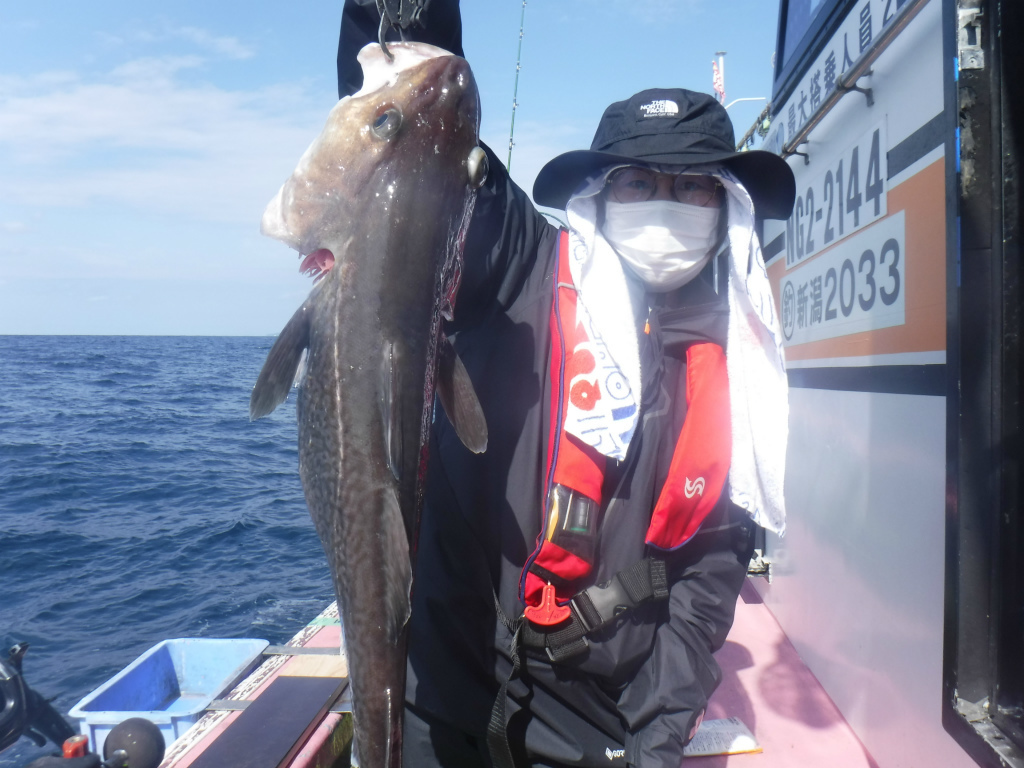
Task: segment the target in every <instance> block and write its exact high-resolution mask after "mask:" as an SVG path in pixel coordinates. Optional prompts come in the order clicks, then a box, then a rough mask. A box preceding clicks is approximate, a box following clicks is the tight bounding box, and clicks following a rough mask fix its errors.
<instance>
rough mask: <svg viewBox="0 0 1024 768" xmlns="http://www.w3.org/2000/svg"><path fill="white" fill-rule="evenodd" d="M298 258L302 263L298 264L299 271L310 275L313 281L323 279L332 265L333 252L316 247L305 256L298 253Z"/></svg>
mask: <svg viewBox="0 0 1024 768" xmlns="http://www.w3.org/2000/svg"><path fill="white" fill-rule="evenodd" d="M300 258H302V263H301V264H300V265H299V272H300V273H302V274H303V275H306V276H307V277H312V278H313V282H314V283H317V282H320V281H321V280H323V279H324V277H326V276H327V273H328V272H330V271H331V269H332V268H333V267H334V254H333V253H331V252H330V251H329V250H328V249H327V248H317V249H316V250H315V251H312V252H311V253H309V254H307V255H306V256H305V257H302V255H301V254H300Z"/></svg>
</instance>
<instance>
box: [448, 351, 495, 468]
mask: <svg viewBox="0 0 1024 768" xmlns="http://www.w3.org/2000/svg"><path fill="white" fill-rule="evenodd" d="M437 396H438V398H440V400H441V406H442V407H443V408H444V412H445V413H446V414H447V415H448V421H450V422H451V423H452V426H453V427H455V434H457V435H458V436H459V439H460V440H461V441H462V444H463V445H464V446H466V447H467V448H469V450H471V451H472V452H473V453H483V452H484V451H486V450H487V420H486V419H485V418H484V409H483V408H482V407H481V406H480V400H479V398H477V396H476V390H475V389H473V382H472V381H470V378H469V372H468V371H467V370H466V366H465V365H463V364H462V361H461V360H460V359H459V356H458V354H456V352H455V347H453V346H452V343H451V342H450V341H449V340H448V337H447V336H442V337H441V344H440V350H439V351H438V360H437Z"/></svg>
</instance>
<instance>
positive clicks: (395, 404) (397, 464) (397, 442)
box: [380, 341, 403, 481]
mask: <svg viewBox="0 0 1024 768" xmlns="http://www.w3.org/2000/svg"><path fill="white" fill-rule="evenodd" d="M398 355H399V352H398V349H397V348H396V347H395V344H394V343H393V342H391V341H385V342H384V348H383V354H382V355H381V361H380V419H381V425H382V427H383V430H384V456H385V457H386V458H387V461H388V467H389V468H390V469H391V474H392V475H394V478H395V480H398V481H401V479H402V446H403V441H402V400H401V398H402V390H401V386H402V382H401V381H399V372H400V371H401V370H402V369H401V366H400V365H399V364H398V363H399V361H398V359H397V358H398Z"/></svg>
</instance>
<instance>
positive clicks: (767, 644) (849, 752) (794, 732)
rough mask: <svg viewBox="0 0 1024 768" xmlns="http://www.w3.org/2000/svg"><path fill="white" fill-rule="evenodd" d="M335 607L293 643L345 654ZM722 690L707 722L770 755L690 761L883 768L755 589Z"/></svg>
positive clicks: (330, 719) (329, 752)
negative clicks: (740, 727) (735, 729)
mask: <svg viewBox="0 0 1024 768" xmlns="http://www.w3.org/2000/svg"><path fill="white" fill-rule="evenodd" d="M336 617H337V613H336V609H334V607H333V606H332V607H331V608H329V609H328V610H327V611H325V612H324V613H323V614H321V615H320V616H318V617H317V618H316V619H314V621H313V622H311V623H310V625H309V626H307V627H306V628H305V629H303V630H302V631H301V632H300V633H299V634H297V635H296V636H295V638H294V639H293V640H292V641H291V644H292V645H304V646H307V647H324V648H337V647H338V645H339V642H340V628H339V626H338V623H337V618H336ZM716 658H717V659H718V662H719V664H720V665H721V667H722V672H723V680H722V685H721V686H720V687H719V689H718V690H717V691H716V692H715V695H714V696H713V697H712V699H711V701H710V703H709V705H708V712H707V715H706V719H708V720H719V719H726V718H730V717H735V718H739V719H740V720H741V721H743V723H744V724H745V725H746V726H747V727H748V728H749V729H750V731H751V732H752V733H753V734H754V736H755V738H756V739H757V741H758V742H759V744H760V745H761V748H762V751H761V752H759V753H752V754H736V755H713V756H707V757H690V758H687V759H686V760H685V761H684V764H685V765H686V766H688V767H691V768H721V767H722V766H728V767H729V768H782V767H785V768H794V767H797V768H818V767H819V766H828V768H878V765H877V764H876V763H875V761H874V760H873V759H872V758H871V756H870V755H869V754H868V753H867V751H866V750H865V749H864V746H863V745H862V744H861V742H860V741H859V740H858V738H857V737H856V735H855V734H854V733H853V731H852V729H851V728H850V726H849V725H848V723H847V722H846V720H845V718H844V717H843V716H842V714H841V713H840V712H839V710H838V709H837V708H836V706H835V704H834V703H833V702H832V700H831V699H830V698H829V696H828V694H826V693H825V691H824V689H823V688H822V687H821V684H820V683H819V682H818V681H817V679H816V678H815V677H814V675H813V674H812V673H811V671H810V670H809V669H808V668H807V666H806V665H805V664H804V663H803V662H802V661H801V660H800V657H799V656H798V655H797V652H796V649H795V648H794V647H793V644H792V643H791V642H790V641H789V639H788V638H787V637H786V635H785V633H784V632H783V631H782V629H781V627H780V626H779V624H778V622H777V621H776V620H775V617H774V616H773V615H772V613H771V611H769V610H768V608H767V607H766V606H765V605H764V604H763V603H762V601H761V598H760V596H759V595H758V593H757V591H756V590H755V589H754V587H753V585H752V584H751V583H749V582H748V583H747V584H745V585H744V587H743V590H742V592H741V595H740V600H739V602H738V604H737V606H736V620H735V623H734V624H733V628H732V632H731V633H730V634H729V638H728V640H727V641H726V643H725V646H724V647H723V648H722V649H721V650H720V651H719V652H718V654H717V655H716ZM346 673H347V668H346V667H345V664H344V659H343V658H342V657H337V656H334V657H330V656H328V657H324V656H317V657H310V656H293V657H277V658H273V659H270V660H268V661H266V662H264V664H263V665H262V666H261V667H260V668H259V669H258V670H257V671H256V672H255V673H253V675H252V676H250V678H249V679H248V680H247V681H244V682H243V683H241V684H240V685H239V686H238V687H237V688H236V689H235V691H234V692H233V693H232V694H231V698H236V699H250V700H251V699H254V698H256V697H257V696H259V694H260V693H262V692H263V691H264V690H266V689H267V687H268V686H269V685H270V684H271V682H273V680H274V679H276V678H278V677H280V676H288V675H297V676H318V675H319V676H330V677H335V676H342V675H344V674H346ZM238 716H239V713H238V712H211V713H209V714H207V715H206V717H205V718H204V719H203V720H202V721H200V723H198V724H197V725H196V727H195V728H193V729H192V731H190V732H189V733H188V734H186V735H185V737H183V738H182V739H181V740H180V741H179V743H177V744H175V746H174V749H172V750H171V752H170V753H169V754H168V755H167V759H165V761H164V763H163V764H162V766H163V768H171V767H172V766H173V768H188V766H190V765H191V764H192V763H193V761H195V760H196V759H197V758H198V757H199V756H200V755H201V754H202V753H203V751H205V749H206V748H208V747H209V746H210V745H211V744H212V743H213V742H214V741H215V740H216V739H217V737H218V736H219V735H220V734H221V733H223V732H224V730H225V729H226V728H227V727H228V725H230V724H231V723H232V722H233V721H234V720H235V719H237V718H238ZM341 719H342V717H341V715H338V714H331V713H328V714H327V715H326V716H325V718H324V719H323V720H322V722H320V723H319V725H318V726H317V728H316V729H315V730H314V731H313V732H312V734H311V735H310V737H309V738H308V739H307V741H306V743H305V745H304V746H303V748H302V749H301V751H300V752H299V753H298V754H297V755H295V757H294V758H293V759H292V760H291V761H289V763H288V765H287V768H307V767H308V766H315V765H330V764H331V763H332V762H333V758H334V757H336V756H337V755H338V754H339V753H340V752H341V751H342V749H343V746H344V745H343V743H339V735H340V734H339V726H340V725H341Z"/></svg>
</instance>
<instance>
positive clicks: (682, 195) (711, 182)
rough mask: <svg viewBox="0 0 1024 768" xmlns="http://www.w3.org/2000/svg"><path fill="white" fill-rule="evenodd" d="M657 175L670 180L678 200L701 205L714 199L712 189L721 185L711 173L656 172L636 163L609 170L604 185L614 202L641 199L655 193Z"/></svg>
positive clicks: (629, 201) (716, 189) (643, 199)
mask: <svg viewBox="0 0 1024 768" xmlns="http://www.w3.org/2000/svg"><path fill="white" fill-rule="evenodd" d="M658 177H663V178H666V179H671V180H672V194H673V195H674V196H675V199H676V200H677V201H679V202H680V203H687V204H688V205H699V206H702V207H703V206H705V205H707V204H708V203H710V202H711V201H712V200H714V199H715V193H717V192H718V188H719V187H720V186H722V185H721V183H719V181H718V179H716V178H714V177H713V176H695V175H692V174H686V173H659V172H658V171H652V170H651V169H650V168H641V167H639V166H635V165H630V166H626V167H625V168H619V169H617V170H615V171H612V173H611V174H610V175H609V176H608V181H607V182H606V186H607V187H608V190H609V192H610V194H611V196H612V199H613V200H615V201H616V202H619V203H643V202H646V201H648V200H650V199H651V198H652V197H654V193H655V192H656V191H657V189H658Z"/></svg>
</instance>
